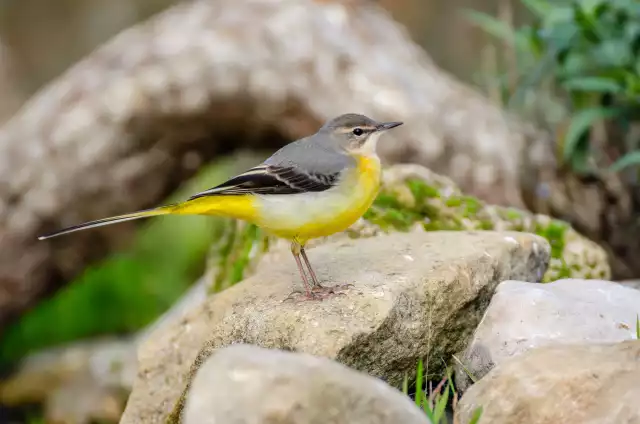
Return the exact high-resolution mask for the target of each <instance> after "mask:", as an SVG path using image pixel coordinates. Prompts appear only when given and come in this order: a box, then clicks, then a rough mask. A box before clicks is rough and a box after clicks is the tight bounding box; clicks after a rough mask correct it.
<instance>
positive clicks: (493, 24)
mask: <svg viewBox="0 0 640 424" xmlns="http://www.w3.org/2000/svg"><path fill="white" fill-rule="evenodd" d="M462 13H463V14H464V15H465V16H466V18H467V19H468V20H469V21H470V22H471V23H473V24H476V25H477V26H478V27H480V28H481V29H483V30H484V31H486V32H487V33H489V34H491V35H493V36H494V37H496V38H497V39H499V40H502V41H507V42H509V43H511V44H514V45H515V44H516V38H517V34H516V31H515V30H514V29H513V28H512V27H511V26H510V25H508V24H507V23H506V22H503V21H501V20H500V19H498V18H496V17H493V16H491V15H488V14H486V13H482V12H478V11H476V10H470V9H465V10H463V11H462Z"/></svg>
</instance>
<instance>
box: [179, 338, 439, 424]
mask: <svg viewBox="0 0 640 424" xmlns="http://www.w3.org/2000/svg"><path fill="white" fill-rule="evenodd" d="M182 422H183V423H184V424H220V423H224V424H248V423H256V424H257V423H270V424H343V423H349V424H399V423H402V424H429V423H430V422H431V421H430V420H429V419H428V418H427V416H426V415H425V414H424V412H422V411H421V410H420V409H419V408H418V407H416V406H415V404H414V403H413V402H412V401H411V400H410V399H409V397H408V396H405V395H404V394H402V393H401V392H399V391H398V390H396V389H394V388H392V387H390V386H389V385H387V384H386V383H384V382H383V381H381V380H379V379H377V378H374V377H370V376H368V375H366V374H364V373H360V372H357V371H353V370H351V369H349V368H347V367H346V366H344V365H341V364H339V363H337V362H334V361H332V360H330V359H327V358H322V357H317V356H312V355H308V354H302V353H292V352H285V351H281V350H275V349H264V348H260V347H257V346H251V345H234V346H231V347H225V348H222V349H219V350H218V351H216V353H214V354H213V355H212V356H211V357H210V358H209V359H207V360H206V361H205V362H204V363H203V364H202V367H201V368H200V369H199V370H198V372H197V374H196V376H195V378H194V380H193V384H192V385H191V388H190V389H189V392H188V394H187V400H186V404H185V408H184V413H183V416H182Z"/></svg>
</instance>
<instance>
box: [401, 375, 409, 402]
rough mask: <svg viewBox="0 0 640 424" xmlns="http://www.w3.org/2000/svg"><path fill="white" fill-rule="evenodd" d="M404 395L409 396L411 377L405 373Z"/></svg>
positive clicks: (403, 382)
mask: <svg viewBox="0 0 640 424" xmlns="http://www.w3.org/2000/svg"><path fill="white" fill-rule="evenodd" d="M402 393H404V394H405V395H407V396H408V395H409V376H408V375H407V373H406V372H405V373H404V380H403V381H402Z"/></svg>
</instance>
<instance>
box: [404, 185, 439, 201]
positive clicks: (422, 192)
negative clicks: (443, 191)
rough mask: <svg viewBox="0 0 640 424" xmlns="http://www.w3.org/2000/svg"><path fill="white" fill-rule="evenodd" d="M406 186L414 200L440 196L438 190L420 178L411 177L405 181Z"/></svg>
mask: <svg viewBox="0 0 640 424" xmlns="http://www.w3.org/2000/svg"><path fill="white" fill-rule="evenodd" d="M407 187H409V190H411V194H413V197H414V198H415V199H416V201H418V202H421V201H423V200H424V199H430V198H434V197H440V191H439V190H438V189H437V188H436V187H433V186H431V185H429V184H427V183H426V182H424V181H422V180H416V179H411V180H408V181H407Z"/></svg>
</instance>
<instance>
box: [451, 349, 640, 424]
mask: <svg viewBox="0 0 640 424" xmlns="http://www.w3.org/2000/svg"><path fill="white" fill-rule="evenodd" d="M639 399H640V341H639V340H633V341H627V342H621V343H609V344H594V345H564V346H545V347H539V348H535V349H531V350H529V351H527V352H524V353H522V354H521V355H518V356H514V357H511V358H509V359H506V360H505V361H504V362H503V363H501V364H500V365H498V366H496V367H495V368H494V369H493V370H492V371H491V372H489V374H487V375H486V376H485V377H484V378H482V379H481V380H480V381H479V382H477V383H476V384H474V385H473V386H471V388H469V390H468V391H467V392H465V394H464V395H463V396H462V398H461V399H460V402H459V403H458V407H457V415H458V419H459V421H458V422H459V423H460V424H467V423H468V422H469V420H470V419H471V416H472V414H473V411H475V410H476V408H478V407H482V417H481V419H480V422H479V423H478V424H551V423H558V424H560V423H562V424H635V423H640V406H639V404H638V400H639Z"/></svg>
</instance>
